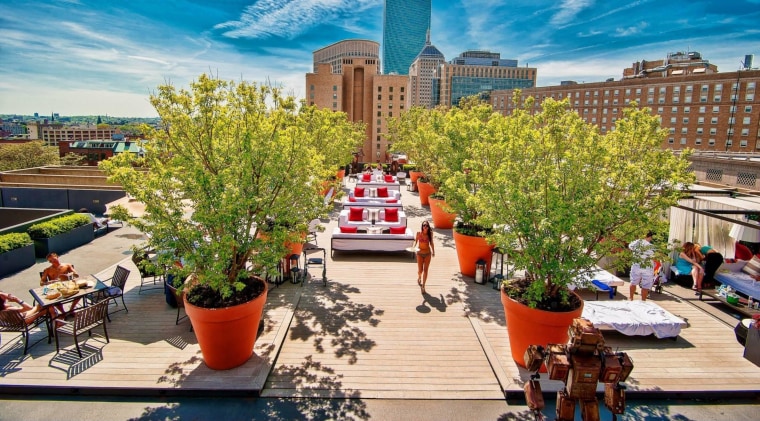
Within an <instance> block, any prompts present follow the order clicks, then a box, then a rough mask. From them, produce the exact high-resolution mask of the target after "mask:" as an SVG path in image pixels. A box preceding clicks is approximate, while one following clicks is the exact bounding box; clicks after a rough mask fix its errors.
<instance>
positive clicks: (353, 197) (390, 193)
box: [348, 189, 401, 202]
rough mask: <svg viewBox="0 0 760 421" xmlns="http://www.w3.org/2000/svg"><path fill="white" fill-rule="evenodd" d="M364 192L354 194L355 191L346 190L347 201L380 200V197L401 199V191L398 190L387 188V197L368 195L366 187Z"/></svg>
mask: <svg viewBox="0 0 760 421" xmlns="http://www.w3.org/2000/svg"><path fill="white" fill-rule="evenodd" d="M364 193H365V195H364V196H356V193H355V191H354V190H351V191H349V192H348V201H349V202H354V201H356V202H369V201H372V200H380V199H385V200H388V199H390V200H401V192H400V191H398V190H388V196H387V197H379V196H375V197H370V196H369V192H368V191H367V189H365V192H364Z"/></svg>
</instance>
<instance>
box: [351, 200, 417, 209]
mask: <svg viewBox="0 0 760 421" xmlns="http://www.w3.org/2000/svg"><path fill="white" fill-rule="evenodd" d="M341 203H342V205H343V209H350V208H352V207H361V208H399V210H400V209H402V208H403V207H404V205H403V204H401V202H400V201H398V200H395V201H394V200H393V199H390V202H389V201H387V200H383V199H382V198H374V200H371V201H365V202H349V201H348V198H346V199H345V200H343V202H341Z"/></svg>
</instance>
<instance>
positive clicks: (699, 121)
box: [697, 117, 705, 124]
mask: <svg viewBox="0 0 760 421" xmlns="http://www.w3.org/2000/svg"><path fill="white" fill-rule="evenodd" d="M697 124H705V118H704V117H699V118H698V119H697Z"/></svg>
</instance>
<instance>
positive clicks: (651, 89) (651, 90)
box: [647, 86, 654, 95]
mask: <svg viewBox="0 0 760 421" xmlns="http://www.w3.org/2000/svg"><path fill="white" fill-rule="evenodd" d="M647 93H648V94H649V95H653V94H654V86H650V87H649V89H647Z"/></svg>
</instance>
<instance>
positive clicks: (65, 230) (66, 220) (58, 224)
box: [28, 214, 95, 257]
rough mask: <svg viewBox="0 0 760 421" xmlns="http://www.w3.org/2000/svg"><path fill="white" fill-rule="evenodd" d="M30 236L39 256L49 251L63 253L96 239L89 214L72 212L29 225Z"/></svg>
mask: <svg viewBox="0 0 760 421" xmlns="http://www.w3.org/2000/svg"><path fill="white" fill-rule="evenodd" d="M28 233H29V236H30V237H32V239H33V240H34V251H35V254H36V255H37V257H45V256H47V255H48V253H59V254H60V253H63V252H66V251H69V250H71V249H74V248H77V247H79V246H81V245H84V244H87V243H89V242H90V241H92V240H93V239H95V232H94V231H93V229H92V222H91V221H90V218H89V217H88V216H87V215H84V214H72V215H66V216H62V217H60V218H55V219H51V220H49V221H46V222H43V223H40V224H35V225H32V226H31V227H29V230H28Z"/></svg>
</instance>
